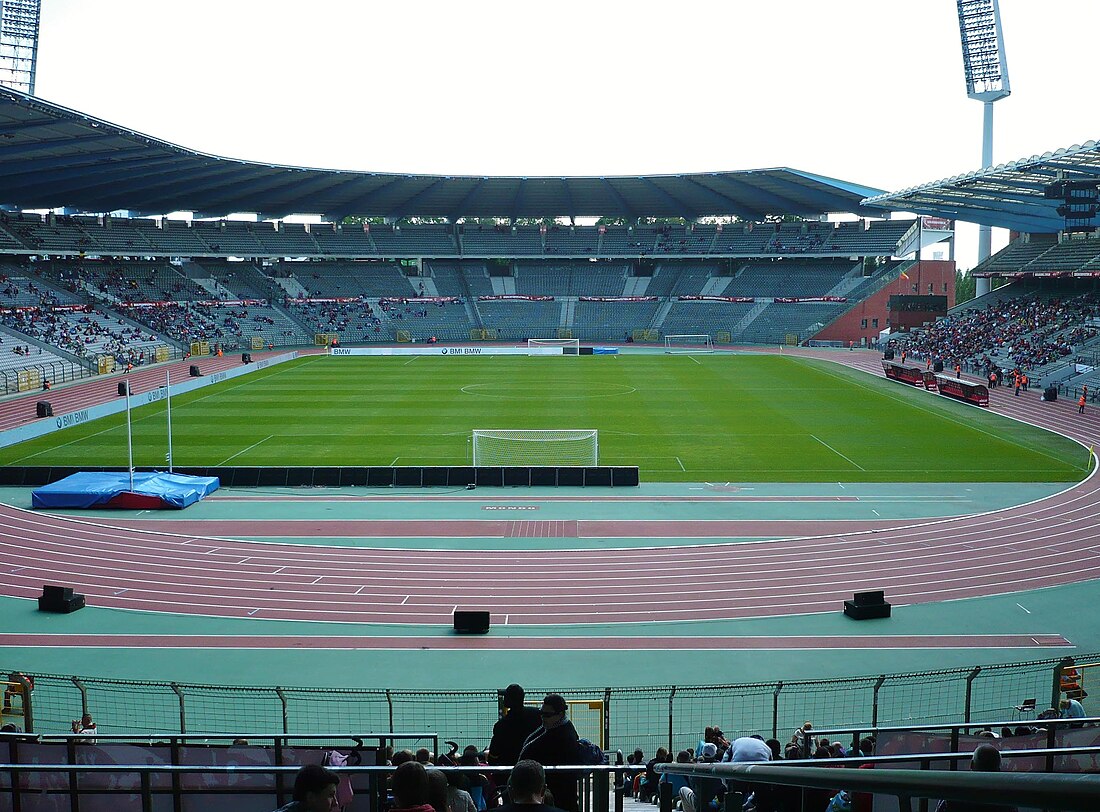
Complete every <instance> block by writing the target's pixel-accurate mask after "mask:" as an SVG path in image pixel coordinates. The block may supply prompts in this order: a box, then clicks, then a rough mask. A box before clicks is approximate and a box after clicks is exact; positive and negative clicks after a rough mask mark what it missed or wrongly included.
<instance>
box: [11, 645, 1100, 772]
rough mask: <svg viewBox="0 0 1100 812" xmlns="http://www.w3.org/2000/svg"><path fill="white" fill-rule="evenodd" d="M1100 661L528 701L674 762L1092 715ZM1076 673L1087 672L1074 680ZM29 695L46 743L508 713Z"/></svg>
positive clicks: (198, 695)
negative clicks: (711, 740) (925, 728)
mask: <svg viewBox="0 0 1100 812" xmlns="http://www.w3.org/2000/svg"><path fill="white" fill-rule="evenodd" d="M1098 659H1100V655H1083V656H1080V657H1078V658H1077V660H1076V662H1077V663H1078V665H1077V666H1074V660H1072V659H1069V658H1063V659H1047V660H1033V661H1030V662H1017V663H1005V664H994V665H984V666H974V667H970V668H953V669H944V670H935V671H922V672H912V673H902V674H884V675H871V676H863V677H850V678H844V679H831V680H817V679H807V680H792V681H776V682H757V683H743V684H726V685H693V686H655V687H637V688H588V689H579V688H568V689H562V688H560V687H552V688H551V689H549V690H546V689H544V688H540V687H533V686H527V692H528V696H529V697H530V698H531V699H533V700H536V701H537V699H539V698H541V696H542V695H543V693H544V692H546V693H549V692H559V693H561V694H562V695H563V696H565V697H566V699H567V700H569V702H570V708H571V710H570V716H571V718H572V719H573V722H574V724H575V725H576V726H577V728H578V731H579V732H580V735H581V736H583V737H586V738H589V739H590V740H592V741H593V742H597V743H598V744H600V745H601V746H602V747H603V748H604V749H605V750H607V749H622V750H624V751H629V750H633V749H634V748H641V749H642V750H644V751H646V752H652V751H653V750H655V749H656V748H657V747H668V748H669V749H670V750H672V751H673V752H676V751H677V750H679V749H684V748H694V747H695V744H696V743H697V742H698V741H699V738H700V736H701V734H702V731H703V729H704V728H705V727H707V726H713V725H718V726H720V727H721V728H722V729H723V730H725V731H727V732H728V733H730V734H733V735H750V734H760V735H763V736H765V737H773V736H774V737H779V738H784V737H786V736H789V735H790V733H791V732H793V731H794V730H796V729H797V728H799V727H801V726H802V724H803V723H804V722H806V721H810V722H812V723H813V725H814V727H816V728H822V727H845V726H855V725H869V726H884V725H913V724H935V723H951V722H960V721H961V722H989V721H995V720H999V719H1005V718H1011V717H1012V716H1013V714H1014V713H1016V708H1017V707H1018V706H1020V705H1021V703H1025V704H1026V700H1031V705H1032V707H1033V708H1037V709H1038V710H1039V711H1041V710H1043V709H1045V708H1047V707H1049V706H1051V705H1055V706H1056V705H1057V703H1058V700H1059V699H1060V697H1061V696H1062V695H1063V694H1065V696H1067V697H1069V698H1076V699H1078V700H1079V701H1081V702H1083V703H1084V704H1085V706H1086V709H1087V710H1091V709H1092V708H1091V703H1094V702H1096V701H1097V697H1100V690H1092V691H1091V692H1090V691H1087V690H1084V688H1083V687H1082V686H1081V685H1080V684H1079V682H1078V681H1077V680H1079V679H1084V678H1085V677H1086V676H1089V675H1096V676H1098V677H1100V674H1098V673H1097V672H1100V669H1096V668H1090V667H1089V666H1090V665H1091V664H1092V663H1094V662H1095V661H1096V660H1098ZM1071 673H1072V674H1076V675H1078V676H1075V677H1073V680H1072V681H1070V678H1069V677H1067V676H1066V675H1067V674H1071ZM31 697H32V700H31V703H30V707H29V708H28V710H29V711H30V715H29V716H28V717H27V718H26V719H25V721H27V722H28V724H27V728H28V729H33V730H34V731H36V732H40V733H48V732H66V731H68V730H69V728H70V725H71V723H72V720H73V719H74V718H79V717H80V716H81V715H82V714H83V713H91V714H93V716H94V718H95V719H96V721H97V722H98V723H99V725H100V730H101V732H104V733H127V734H166V733H169V732H173V731H179V732H181V733H203V732H209V733H214V732H216V733H226V732H231V731H234V730H273V731H282V732H287V733H320V732H323V731H328V730H375V731H395V730H424V731H428V732H431V733H436V734H438V735H439V736H440V738H441V739H445V740H452V741H456V742H460V743H462V744H468V743H473V744H478V745H479V746H484V745H485V744H487V742H488V739H489V735H490V732H491V730H492V727H493V724H494V723H495V722H496V721H497V719H499V717H500V710H501V693H500V692H499V691H494V690H481V691H476V690H472V691H446V690H432V691H428V690H396V689H395V690H376V689H354V688H346V689H332V688H300V687H245V686H214V685H193V684H184V683H175V682H149V681H123V680H110V679H98V678H84V677H69V676H58V675H50V674H35V675H34V690H33V692H32V693H31ZM13 700H14V701H13V703H12V708H11V714H6V715H5V717H4V721H5V722H13V723H15V724H17V725H18V724H19V723H20V718H19V714H20V713H21V712H22V710H21V705H20V702H19V697H13ZM1095 715H1100V713H1097V714H1095ZM32 720H33V721H32ZM32 725H33V727H32ZM781 734H782V735H781Z"/></svg>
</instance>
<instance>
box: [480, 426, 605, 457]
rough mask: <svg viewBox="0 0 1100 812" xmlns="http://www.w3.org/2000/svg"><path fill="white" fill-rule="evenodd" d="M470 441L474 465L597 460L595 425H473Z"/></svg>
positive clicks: (597, 443)
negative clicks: (537, 427)
mask: <svg viewBox="0 0 1100 812" xmlns="http://www.w3.org/2000/svg"><path fill="white" fill-rule="evenodd" d="M472 445H473V464H474V465H477V466H486V465H489V466H495V465H522V466H537V465H585V466H592V465H598V464H599V432H598V431H597V430H596V429H474V430H473V438H472Z"/></svg>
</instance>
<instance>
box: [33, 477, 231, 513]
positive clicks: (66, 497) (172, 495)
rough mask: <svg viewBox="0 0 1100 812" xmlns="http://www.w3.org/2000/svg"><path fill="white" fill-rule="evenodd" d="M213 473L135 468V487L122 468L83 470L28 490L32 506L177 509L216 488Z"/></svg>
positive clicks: (216, 482) (218, 481)
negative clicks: (194, 474) (131, 485)
mask: <svg viewBox="0 0 1100 812" xmlns="http://www.w3.org/2000/svg"><path fill="white" fill-rule="evenodd" d="M220 484H221V481H220V480H219V479H218V478H217V477H216V476H184V475H183V474H166V473H159V472H157V471H141V472H138V471H135V472H134V487H133V488H132V489H131V488H130V475H129V474H128V473H126V472H125V471H119V472H115V471H104V472H93V471H82V472H81V473H78V474H73V475H72V476H67V477H65V478H64V479H61V480H58V481H57V482H52V483H50V484H49V485H44V486H43V487H41V488H36V489H35V490H33V491H31V506H32V507H35V508H78V509H90V508H118V509H123V510H164V509H175V510H180V509H182V508H185V507H187V506H188V505H193V504H195V502H198V501H199V500H200V499H202V498H204V497H206V496H209V495H210V494H212V493H213V492H214V491H216V490H217V489H218V486H219V485H220Z"/></svg>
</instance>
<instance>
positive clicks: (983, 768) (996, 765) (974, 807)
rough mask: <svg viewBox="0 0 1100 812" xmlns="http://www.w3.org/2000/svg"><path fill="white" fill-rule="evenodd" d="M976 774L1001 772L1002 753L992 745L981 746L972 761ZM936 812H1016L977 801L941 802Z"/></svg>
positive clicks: (1001, 806) (1000, 805) (1005, 805)
mask: <svg viewBox="0 0 1100 812" xmlns="http://www.w3.org/2000/svg"><path fill="white" fill-rule="evenodd" d="M970 769H971V770H972V771H974V772H981V773H996V772H1000V771H1001V753H1000V751H999V750H998V749H997V748H996V747H994V746H993V745H992V744H979V745H978V747H977V749H975V750H974V755H973V756H972V757H971V759H970ZM936 812H1016V807H1014V806H1009V805H1007V804H985V803H978V802H976V801H940V803H939V805H938V806H937V807H936Z"/></svg>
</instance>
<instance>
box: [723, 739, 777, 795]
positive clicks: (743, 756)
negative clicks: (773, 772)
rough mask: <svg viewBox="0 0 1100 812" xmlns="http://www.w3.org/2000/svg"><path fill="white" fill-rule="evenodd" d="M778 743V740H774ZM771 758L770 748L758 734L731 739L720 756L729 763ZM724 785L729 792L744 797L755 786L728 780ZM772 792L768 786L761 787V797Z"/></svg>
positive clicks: (743, 762)
mask: <svg viewBox="0 0 1100 812" xmlns="http://www.w3.org/2000/svg"><path fill="white" fill-rule="evenodd" d="M776 744H778V742H776ZM771 760H772V749H771V747H769V746H768V744H767V742H765V741H764V739H763V738H761V737H760V736H741V737H739V738H736V739H734V740H733V742H732V743H731V744H730V747H729V749H728V750H726V752H725V754H724V755H723V756H722V761H724V762H727V763H730V764H746V763H753V762H761V761H771ZM726 787H727V789H729V791H731V792H740V793H741V794H742V795H743V796H745V797H746V798H747V797H748V796H749V795H750V794H751V793H753V790H754V789H755V788H756V787H755V785H753V784H746V783H744V782H739V781H728V782H726ZM773 794H774V793H772V792H770V788H768V787H761V788H760V795H761V797H763V796H765V795H768V796H769V797H770V796H772V795H773Z"/></svg>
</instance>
